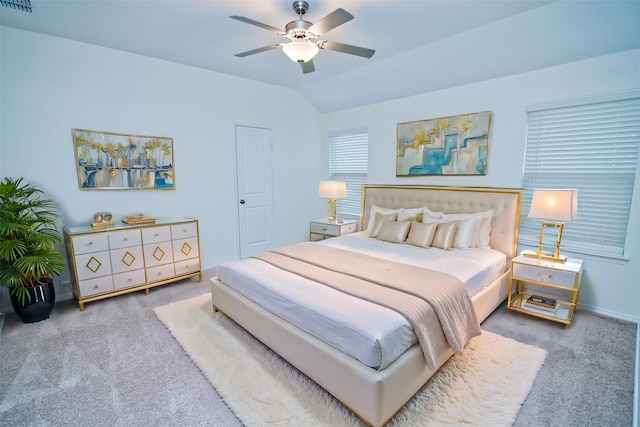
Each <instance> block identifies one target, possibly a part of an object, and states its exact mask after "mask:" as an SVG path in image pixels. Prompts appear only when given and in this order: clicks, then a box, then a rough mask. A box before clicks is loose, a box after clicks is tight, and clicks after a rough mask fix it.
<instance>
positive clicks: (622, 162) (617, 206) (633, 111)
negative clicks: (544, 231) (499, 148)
mask: <svg viewBox="0 0 640 427" xmlns="http://www.w3.org/2000/svg"><path fill="white" fill-rule="evenodd" d="M570 104H571V105H566V104H565V105H562V104H556V105H550V106H546V107H545V106H542V107H531V108H529V110H528V126H527V142H526V151H525V162H524V172H523V190H524V192H523V205H522V213H523V215H522V220H521V224H520V239H519V240H520V242H521V243H522V244H525V245H529V246H535V245H536V244H537V241H538V240H539V232H540V220H534V219H527V214H528V213H529V208H530V206H531V198H532V194H533V190H534V189H536V188H575V189H577V190H578V217H577V219H576V220H575V221H571V222H567V223H566V224H565V227H564V233H563V238H562V249H563V250H564V251H568V252H573V253H579V254H588V255H596V256H604V257H611V258H622V257H624V246H625V239H626V236H627V225H628V222H629V211H630V209H631V201H632V197H633V187H634V182H635V174H636V170H637V161H638V147H639V145H640V91H632V92H626V93H624V94H622V93H618V94H612V95H607V96H601V97H597V98H596V97H594V98H590V99H583V100H581V101H575V100H574V101H571V102H570Z"/></svg>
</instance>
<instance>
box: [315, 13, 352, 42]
mask: <svg viewBox="0 0 640 427" xmlns="http://www.w3.org/2000/svg"><path fill="white" fill-rule="evenodd" d="M352 19H353V15H352V14H350V13H349V12H347V11H346V10H344V9H336V10H334V11H333V12H331V13H330V14H328V15H327V16H325V17H324V18H322V19H321V20H319V21H318V22H316V23H315V24H313V25H312V26H311V27H309V31H311V32H312V33H313V34H315V35H317V36H319V35H322V34H324V33H326V32H328V31H331V30H333V29H334V28H336V27H337V26H339V25H342V24H344V23H345V22H349V21H351V20H352Z"/></svg>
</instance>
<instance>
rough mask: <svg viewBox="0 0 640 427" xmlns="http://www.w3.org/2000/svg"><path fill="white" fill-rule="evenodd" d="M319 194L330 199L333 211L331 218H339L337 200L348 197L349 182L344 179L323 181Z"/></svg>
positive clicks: (330, 207)
mask: <svg viewBox="0 0 640 427" xmlns="http://www.w3.org/2000/svg"><path fill="white" fill-rule="evenodd" d="M318 196H319V197H321V198H323V199H328V202H329V210H330V212H331V216H330V217H329V219H330V220H334V221H335V220H337V219H338V217H337V215H336V201H337V199H343V198H345V197H347V184H346V183H344V182H342V181H321V182H320V187H319V188H318Z"/></svg>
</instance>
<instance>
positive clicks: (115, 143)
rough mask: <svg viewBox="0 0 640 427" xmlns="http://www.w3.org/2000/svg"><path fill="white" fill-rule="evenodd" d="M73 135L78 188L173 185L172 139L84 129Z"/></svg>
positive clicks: (154, 187)
mask: <svg viewBox="0 0 640 427" xmlns="http://www.w3.org/2000/svg"><path fill="white" fill-rule="evenodd" d="M72 135H73V146H74V149H75V157H76V170H77V175H78V186H79V187H80V189H82V190H102V189H120V190H122V189H136V190H140V189H162V190H171V189H173V188H174V184H175V174H174V163H173V139H172V138H168V137H163V136H143V135H126V134H120V133H113V132H101V131H93V130H86V129H72Z"/></svg>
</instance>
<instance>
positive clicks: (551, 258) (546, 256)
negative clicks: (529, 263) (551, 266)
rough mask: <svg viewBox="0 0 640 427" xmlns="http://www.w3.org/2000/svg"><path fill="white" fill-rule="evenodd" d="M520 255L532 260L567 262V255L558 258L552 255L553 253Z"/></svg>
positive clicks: (534, 252)
mask: <svg viewBox="0 0 640 427" xmlns="http://www.w3.org/2000/svg"><path fill="white" fill-rule="evenodd" d="M520 255H524V256H526V257H530V258H538V259H543V260H545V261H553V262H567V257H566V255H558V256H557V257H556V256H555V254H552V253H551V252H541V253H538V252H536V251H522V253H521V254H520Z"/></svg>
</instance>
